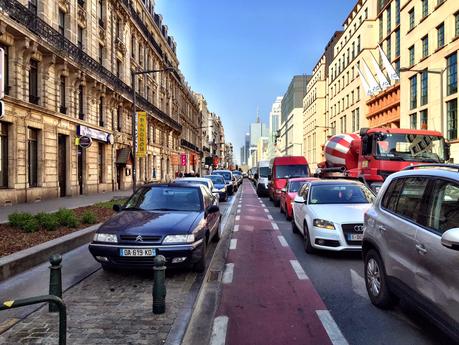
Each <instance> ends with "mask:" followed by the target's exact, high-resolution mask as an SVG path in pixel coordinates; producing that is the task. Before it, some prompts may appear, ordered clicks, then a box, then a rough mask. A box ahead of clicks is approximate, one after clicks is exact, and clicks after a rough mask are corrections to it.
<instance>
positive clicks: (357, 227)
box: [354, 225, 363, 232]
mask: <svg viewBox="0 0 459 345" xmlns="http://www.w3.org/2000/svg"><path fill="white" fill-rule="evenodd" d="M354 231H356V232H363V225H354Z"/></svg>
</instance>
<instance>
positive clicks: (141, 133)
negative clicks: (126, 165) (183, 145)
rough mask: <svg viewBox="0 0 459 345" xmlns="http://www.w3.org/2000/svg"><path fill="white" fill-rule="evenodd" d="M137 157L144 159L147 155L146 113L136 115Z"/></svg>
mask: <svg viewBox="0 0 459 345" xmlns="http://www.w3.org/2000/svg"><path fill="white" fill-rule="evenodd" d="M137 119H138V121H137V127H138V128H137V156H138V157H145V155H146V154H147V113H146V112H144V111H139V112H138V113H137Z"/></svg>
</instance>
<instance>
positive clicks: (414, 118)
mask: <svg viewBox="0 0 459 345" xmlns="http://www.w3.org/2000/svg"><path fill="white" fill-rule="evenodd" d="M417 128H418V115H417V114H416V113H414V114H410V129H417Z"/></svg>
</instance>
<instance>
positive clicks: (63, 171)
mask: <svg viewBox="0 0 459 345" xmlns="http://www.w3.org/2000/svg"><path fill="white" fill-rule="evenodd" d="M57 141H58V148H57V153H58V157H57V163H58V167H57V169H58V179H59V196H61V197H63V196H65V195H66V194H67V136H66V135H63V134H59V135H58V140H57Z"/></svg>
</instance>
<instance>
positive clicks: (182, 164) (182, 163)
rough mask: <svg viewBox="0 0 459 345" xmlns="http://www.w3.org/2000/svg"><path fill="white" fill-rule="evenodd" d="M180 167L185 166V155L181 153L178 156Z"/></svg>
mask: <svg viewBox="0 0 459 345" xmlns="http://www.w3.org/2000/svg"><path fill="white" fill-rule="evenodd" d="M180 165H181V166H182V167H184V166H186V154H185V153H182V154H181V155H180Z"/></svg>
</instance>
